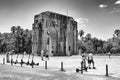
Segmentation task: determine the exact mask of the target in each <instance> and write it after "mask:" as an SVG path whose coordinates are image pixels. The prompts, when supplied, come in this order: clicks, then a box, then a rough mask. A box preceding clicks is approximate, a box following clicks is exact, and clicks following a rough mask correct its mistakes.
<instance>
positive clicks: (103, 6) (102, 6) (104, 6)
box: [99, 4, 107, 8]
mask: <svg viewBox="0 0 120 80" xmlns="http://www.w3.org/2000/svg"><path fill="white" fill-rule="evenodd" d="M99 7H100V8H106V7H107V5H105V4H100V5H99Z"/></svg>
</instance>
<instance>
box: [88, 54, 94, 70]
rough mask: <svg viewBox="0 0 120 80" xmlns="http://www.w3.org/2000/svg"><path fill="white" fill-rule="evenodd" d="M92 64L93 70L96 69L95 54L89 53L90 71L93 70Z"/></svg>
mask: <svg viewBox="0 0 120 80" xmlns="http://www.w3.org/2000/svg"><path fill="white" fill-rule="evenodd" d="M91 63H92V66H93V69H95V66H94V60H93V54H92V53H89V55H88V68H89V69H91Z"/></svg>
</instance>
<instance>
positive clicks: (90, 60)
mask: <svg viewBox="0 0 120 80" xmlns="http://www.w3.org/2000/svg"><path fill="white" fill-rule="evenodd" d="M81 56H82V63H83V67H85V68H86V67H87V65H86V64H87V63H86V62H88V68H89V69H91V64H92V68H93V69H95V66H94V59H93V53H89V54H88V56H86V54H85V53H82V54H81Z"/></svg>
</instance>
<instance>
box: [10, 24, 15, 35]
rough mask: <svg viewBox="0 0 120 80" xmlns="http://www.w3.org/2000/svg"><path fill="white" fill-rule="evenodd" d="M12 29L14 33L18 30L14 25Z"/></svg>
mask: <svg viewBox="0 0 120 80" xmlns="http://www.w3.org/2000/svg"><path fill="white" fill-rule="evenodd" d="M11 31H12V33H13V34H14V33H15V32H16V27H15V26H12V27H11Z"/></svg>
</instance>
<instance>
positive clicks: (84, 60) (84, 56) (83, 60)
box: [82, 53, 86, 68]
mask: <svg viewBox="0 0 120 80" xmlns="http://www.w3.org/2000/svg"><path fill="white" fill-rule="evenodd" d="M82 64H83V67H84V68H86V55H85V53H82Z"/></svg>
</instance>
